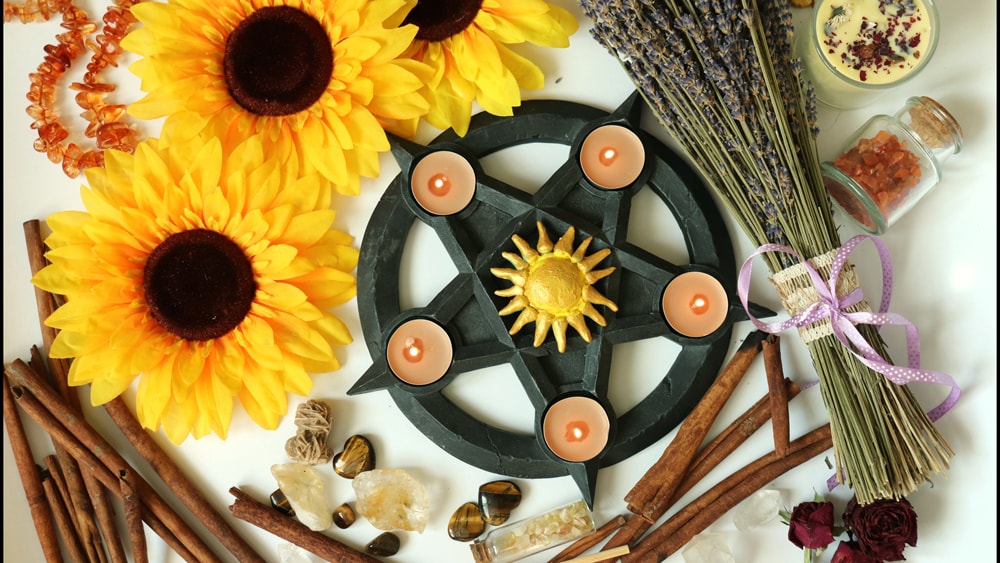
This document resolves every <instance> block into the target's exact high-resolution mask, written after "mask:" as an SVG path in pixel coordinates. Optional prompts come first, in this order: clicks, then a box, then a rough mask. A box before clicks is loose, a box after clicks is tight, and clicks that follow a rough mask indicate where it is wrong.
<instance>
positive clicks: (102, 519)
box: [22, 219, 124, 563]
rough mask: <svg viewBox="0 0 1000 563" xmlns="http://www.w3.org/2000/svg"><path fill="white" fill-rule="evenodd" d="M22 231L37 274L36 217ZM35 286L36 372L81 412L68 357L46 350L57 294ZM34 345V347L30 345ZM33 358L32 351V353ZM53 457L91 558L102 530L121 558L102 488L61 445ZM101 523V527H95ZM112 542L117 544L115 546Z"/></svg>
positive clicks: (41, 251)
mask: <svg viewBox="0 0 1000 563" xmlns="http://www.w3.org/2000/svg"><path fill="white" fill-rule="evenodd" d="M22 229H23V231H24V240H25V245H26V247H27V253H28V265H29V267H30V269H31V275H32V276H34V275H36V274H38V272H39V271H41V270H42V268H44V267H45V266H47V265H48V261H47V260H46V259H45V251H46V246H45V241H44V240H43V238H42V232H41V222H40V221H38V220H37V219H32V220H30V221H25V222H24V224H23V225H22ZM34 289H35V306H36V309H37V311H38V325H39V328H40V329H41V333H42V344H43V346H44V348H45V361H46V365H47V366H48V369H45V370H42V369H37V371H38V372H39V373H43V374H44V373H48V375H49V376H50V377H51V380H52V384H53V386H54V387H55V389H56V390H57V391H58V392H59V394H60V395H62V397H63V398H64V399H65V400H66V401H67V402H68V403H69V404H70V405H71V406H72V407H73V408H74V409H76V411H77V412H79V413H82V412H83V409H82V408H81V406H80V395H79V393H78V392H77V391H76V390H75V389H73V388H71V387H70V386H69V365H70V360H69V359H67V358H53V357H52V356H51V355H50V354H49V353H48V351H49V350H51V349H52V343H53V342H54V341H55V338H56V335H57V334H58V332H57V330H56V329H55V328H54V327H51V326H49V325H47V324H45V320H46V319H48V318H49V316H51V315H52V313H54V312H55V310H56V308H57V307H58V303H57V301H56V296H55V295H54V294H51V293H49V292H47V291H45V290H44V289H42V288H40V287H38V286H37V285H36V286H34ZM33 348H34V347H33ZM32 355H33V357H34V350H33V353H32ZM55 452H56V456H57V457H58V458H59V463H60V465H61V467H62V470H63V474H64V475H65V478H66V484H67V485H68V487H69V492H70V497H69V504H70V506H69V509H70V517H71V518H72V519H73V522H74V523H75V525H76V527H77V528H78V529H79V530H81V534H82V536H81V537H82V541H83V542H84V544H85V547H86V548H87V551H88V553H90V555H91V556H92V557H98V554H99V559H98V560H101V561H103V556H104V550H103V548H102V547H101V546H102V543H104V542H103V541H102V533H103V535H104V536H105V537H106V538H107V539H108V542H107V543H108V550H109V552H110V553H111V554H112V557H113V558H115V557H117V559H116V563H117V562H120V561H123V560H124V551H123V550H122V548H121V544H120V542H119V539H118V535H117V529H116V527H115V526H114V523H113V521H111V520H109V519H108V518H107V517H106V515H107V514H108V513H109V512H110V511H111V508H110V505H108V500H107V498H106V497H105V496H104V494H103V493H104V491H103V489H102V488H101V487H100V486H99V485H97V483H95V482H93V480H89V481H88V479H90V478H89V477H87V476H84V475H83V474H82V473H81V472H80V469H79V468H78V467H77V466H76V460H74V459H73V457H72V456H70V455H69V454H68V453H67V452H66V451H65V450H64V449H63V448H62V447H61V446H60V445H58V444H55ZM93 514H97V515H98V517H99V519H98V521H97V522H96V523H95V521H94V520H93V518H92V515H93ZM98 523H100V525H101V526H100V529H99V527H98V525H97V524H98ZM115 544H118V545H117V546H116V545H115Z"/></svg>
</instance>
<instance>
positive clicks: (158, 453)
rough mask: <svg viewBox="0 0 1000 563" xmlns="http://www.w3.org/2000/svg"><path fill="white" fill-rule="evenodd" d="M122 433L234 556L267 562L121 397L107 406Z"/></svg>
mask: <svg viewBox="0 0 1000 563" xmlns="http://www.w3.org/2000/svg"><path fill="white" fill-rule="evenodd" d="M104 410H106V411H107V413H108V414H109V415H110V416H111V419H112V420H113V421H114V422H115V424H116V425H117V426H118V428H119V429H120V430H121V432H122V434H124V435H125V437H126V438H127V439H128V441H129V442H130V443H131V444H132V446H133V447H135V449H136V451H137V452H139V454H140V455H141V456H142V457H143V459H145V460H146V461H147V462H149V465H150V466H151V467H152V468H153V470H154V471H155V472H156V474H157V475H159V476H160V478H161V479H163V482H164V483H168V484H169V486H170V489H171V490H172V491H173V492H174V494H175V495H176V496H177V498H178V500H180V501H181V503H183V504H184V506H185V507H187V509H188V510H190V511H191V514H193V515H194V516H195V518H197V519H198V521H200V522H201V523H202V524H203V525H204V526H205V529H206V530H208V531H209V532H211V533H212V535H214V536H215V537H216V538H218V540H219V542H220V543H222V545H223V546H225V547H226V548H227V549H228V550H229V552H230V553H232V554H233V555H234V556H235V557H236V559H237V560H238V561H240V563H264V558H263V557H261V556H260V555H259V554H258V553H257V552H256V551H254V549H253V548H252V547H250V544H248V543H247V542H246V540H244V539H243V538H242V537H240V536H239V535H238V534H237V533H236V531H235V530H234V529H233V528H232V527H231V526H230V525H229V523H228V522H226V520H225V519H223V518H222V516H221V515H220V514H219V513H218V512H216V511H215V510H214V509H212V507H211V505H209V503H208V502H207V501H206V500H205V498H204V497H203V496H202V495H201V493H200V492H199V491H198V489H197V488H196V487H195V486H194V484H192V483H191V480H190V479H188V478H187V476H186V475H185V474H184V472H183V471H181V469H180V468H179V467H177V464H176V463H174V461H173V460H172V459H171V458H170V456H169V455H167V453H166V452H165V451H163V449H162V448H161V447H160V446H159V444H157V443H156V441H155V440H153V438H152V436H150V435H149V433H148V432H146V430H145V429H144V428H143V427H142V425H141V424H139V421H138V420H136V418H135V415H133V414H132V411H131V410H129V408H128V406H127V405H126V404H125V401H123V400H122V399H121V398H115V399H112V400H111V401H109V402H108V403H106V404H105V405H104Z"/></svg>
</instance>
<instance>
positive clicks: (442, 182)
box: [427, 173, 451, 196]
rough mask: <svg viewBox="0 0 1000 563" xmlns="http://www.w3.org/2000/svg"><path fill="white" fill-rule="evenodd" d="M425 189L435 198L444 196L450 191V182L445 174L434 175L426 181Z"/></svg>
mask: <svg viewBox="0 0 1000 563" xmlns="http://www.w3.org/2000/svg"><path fill="white" fill-rule="evenodd" d="M427 189H428V190H429V191H430V192H431V193H432V194H434V195H436V196H443V195H446V194H447V193H448V192H449V191H450V190H451V180H449V179H448V176H447V175H445V174H440V173H439V174H435V175H434V176H431V179H430V180H428V182H427Z"/></svg>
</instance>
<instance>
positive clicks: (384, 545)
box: [365, 532, 399, 557]
mask: <svg viewBox="0 0 1000 563" xmlns="http://www.w3.org/2000/svg"><path fill="white" fill-rule="evenodd" d="M365 551H367V552H368V553H370V554H372V555H378V556H381V557H386V556H389V555H396V553H397V552H398V551H399V536H397V535H396V534H394V533H392V532H383V533H381V534H379V535H378V536H377V537H376V538H375V539H373V540H372V541H370V542H368V545H366V546H365Z"/></svg>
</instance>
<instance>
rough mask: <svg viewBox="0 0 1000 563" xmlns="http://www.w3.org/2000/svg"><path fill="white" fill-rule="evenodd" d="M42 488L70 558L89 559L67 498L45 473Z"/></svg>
mask: <svg viewBox="0 0 1000 563" xmlns="http://www.w3.org/2000/svg"><path fill="white" fill-rule="evenodd" d="M42 488H43V489H44V490H45V497H46V498H47V499H48V501H49V506H51V507H52V516H54V517H55V520H56V526H57V527H58V528H59V530H60V532H61V534H60V537H62V540H63V545H64V546H66V551H68V552H69V556H70V559H71V560H73V561H89V558H88V557H87V554H86V553H85V552H84V551H83V545H81V544H80V538H79V537H78V536H77V533H76V525H75V524H74V523H73V521H72V520H71V519H70V517H69V510H68V509H67V507H66V501H67V499H64V498H62V496H60V494H59V489H58V488H57V487H56V485H55V482H54V480H53V479H52V478H51V477H50V476H48V475H44V476H43V478H42Z"/></svg>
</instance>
